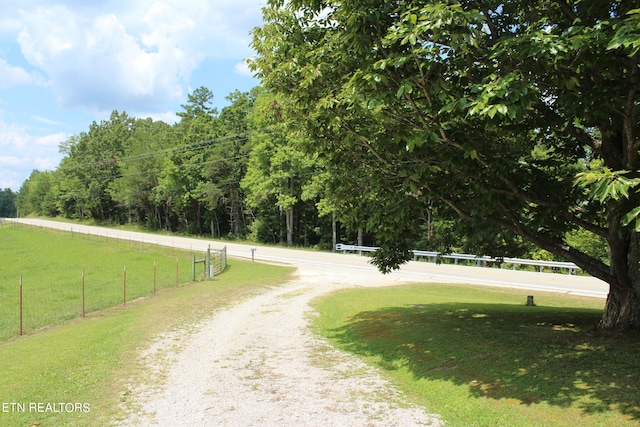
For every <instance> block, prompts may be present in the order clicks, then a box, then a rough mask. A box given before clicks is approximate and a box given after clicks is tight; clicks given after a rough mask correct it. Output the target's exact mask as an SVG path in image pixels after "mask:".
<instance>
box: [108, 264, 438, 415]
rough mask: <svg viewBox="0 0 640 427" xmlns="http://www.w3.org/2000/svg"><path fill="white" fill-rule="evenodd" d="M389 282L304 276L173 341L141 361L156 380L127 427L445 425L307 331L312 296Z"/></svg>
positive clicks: (135, 393)
mask: <svg viewBox="0 0 640 427" xmlns="http://www.w3.org/2000/svg"><path fill="white" fill-rule="evenodd" d="M389 284H392V283H389V279H388V278H387V277H384V276H382V275H380V274H374V275H372V274H362V272H358V274H357V275H356V274H354V273H353V272H348V271H338V272H332V273H327V272H326V271H318V270H317V269H316V270H315V271H314V270H313V269H309V268H307V269H300V270H298V276H297V278H295V279H294V280H292V281H291V282H289V283H287V284H285V285H283V286H281V287H277V288H274V289H272V290H270V291H269V292H267V293H265V294H262V295H260V296H258V297H254V298H252V299H250V300H248V301H246V302H243V303H241V304H239V305H237V306H235V307H232V308H230V309H227V310H224V311H220V312H218V313H216V314H215V315H214V316H213V317H212V318H211V319H210V320H206V321H203V322H202V323H201V324H199V325H196V326H195V327H191V328H190V330H189V331H185V330H180V331H172V332H169V333H166V334H164V335H162V336H160V337H158V338H157V340H156V341H155V343H154V344H153V345H152V346H151V347H150V348H148V349H147V350H146V351H145V352H143V353H142V354H141V356H140V357H141V358H142V359H143V362H144V363H145V364H146V365H147V366H152V367H153V368H151V370H152V371H153V372H150V373H149V376H148V378H149V381H148V382H146V383H145V384H142V385H140V386H137V387H136V388H135V389H134V390H132V391H130V392H129V393H127V396H126V397H124V396H123V412H124V413H125V414H126V419H125V420H123V421H121V422H120V423H119V424H118V425H120V426H152V425H157V426H341V427H342V426H440V425H443V423H442V421H441V420H440V418H439V417H438V416H437V415H434V414H429V413H428V412H426V410H425V408H423V407H419V406H416V405H411V404H409V403H407V402H406V401H405V399H404V398H403V396H402V394H401V393H400V392H399V391H397V390H396V389H394V388H393V386H392V385H391V384H389V383H388V382H387V381H385V380H384V379H382V378H381V377H380V375H379V374H378V373H377V372H376V370H375V369H374V368H371V367H369V366H367V365H365V364H364V363H362V362H361V361H360V360H359V359H357V358H355V357H353V356H351V355H348V354H346V353H343V352H341V351H338V350H336V349H334V348H332V347H331V346H330V345H329V344H328V343H327V342H326V341H324V340H322V339H321V338H319V337H317V336H315V335H314V334H313V333H312V332H311V331H310V330H309V328H308V322H309V320H310V318H311V317H312V316H314V315H315V314H314V311H313V309H311V308H310V307H309V305H308V303H309V301H310V300H312V299H313V298H315V297H317V296H319V295H322V294H325V293H327V292H331V291H334V290H337V289H341V288H346V287H353V286H379V285H389Z"/></svg>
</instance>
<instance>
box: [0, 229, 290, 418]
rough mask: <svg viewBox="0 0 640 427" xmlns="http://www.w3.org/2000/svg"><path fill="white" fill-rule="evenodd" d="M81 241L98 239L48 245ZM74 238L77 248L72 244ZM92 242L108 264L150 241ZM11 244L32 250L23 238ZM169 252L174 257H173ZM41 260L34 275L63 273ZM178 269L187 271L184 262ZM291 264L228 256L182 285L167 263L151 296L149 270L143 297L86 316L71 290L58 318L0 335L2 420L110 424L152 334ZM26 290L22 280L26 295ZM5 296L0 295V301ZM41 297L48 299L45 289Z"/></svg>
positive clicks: (0, 234)
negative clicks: (164, 281) (225, 262)
mask: <svg viewBox="0 0 640 427" xmlns="http://www.w3.org/2000/svg"><path fill="white" fill-rule="evenodd" d="M7 231H8V230H7V229H6V228H5V229H3V230H0V239H2V241H1V242H0V243H1V244H0V247H2V248H3V249H2V250H4V248H5V247H6V246H5V245H6V244H7V242H11V243H12V245H13V246H16V245H15V242H16V241H17V240H16V239H17V236H16V235H14V234H7ZM18 231H21V230H18ZM9 237H10V239H9ZM57 237H60V236H56V235H55V234H49V233H43V232H42V231H40V235H39V238H38V239H37V244H40V245H42V246H43V247H51V246H49V245H51V244H52V243H50V242H49V240H50V239H53V240H56V238H57ZM85 244H88V245H89V246H94V247H95V246H96V242H91V241H86V240H83V239H78V238H77V237H74V238H73V239H70V240H64V245H63V246H65V247H61V246H60V245H54V246H53V247H54V248H56V249H55V251H56V252H57V253H58V254H67V256H69V254H71V253H76V254H82V253H83V252H84V251H88V250H89V249H90V248H89V247H88V246H84V245H85ZM76 245H78V246H79V247H80V249H78V248H74V247H75V246H76ZM98 246H100V247H101V248H102V250H103V251H104V252H103V253H102V255H101V256H98V258H97V259H98V260H99V261H100V262H101V263H103V264H109V263H110V262H109V261H110V260H116V261H114V262H115V263H116V264H117V263H119V261H118V260H119V259H120V258H119V257H120V256H124V257H125V258H126V260H127V262H130V260H132V259H133V258H136V257H142V258H144V257H145V256H146V255H148V254H151V255H152V254H153V253H152V252H153V251H152V249H151V248H147V252H140V250H138V249H136V250H133V249H132V250H129V249H128V248H127V247H126V245H125V247H123V246H121V245H120V244H119V243H118V242H115V241H114V242H113V248H117V249H113V251H111V248H112V245H111V244H106V245H103V244H100V245H98ZM105 246H106V247H107V248H105ZM16 251H17V252H21V253H24V254H27V253H32V252H29V251H28V250H27V248H26V246H24V245H23V246H20V247H18V248H16ZM4 254H6V252H4ZM4 254H3V256H4ZM155 256H156V257H157V256H159V255H157V254H156V255H155ZM153 258H155V257H152V258H151V259H153ZM19 259H22V258H19ZM24 259H26V257H24ZM61 259H64V256H62V258H61ZM158 259H159V258H158ZM171 259H172V261H173V264H175V257H171ZM43 262H44V263H45V265H46V267H44V266H43V267H41V268H40V267H39V268H38V269H36V271H37V272H39V274H40V276H39V277H58V276H60V277H62V276H64V270H68V269H69V268H68V265H67V264H64V263H59V262H46V261H44V260H43ZM145 264H146V261H145ZM128 265H129V264H127V266H128ZM2 266H3V267H2V269H3V271H5V272H6V271H7V270H8V269H9V268H14V267H15V266H9V265H7V264H6V263H5V262H4V259H3V262H2ZM181 267H182V266H181ZM95 268H97V267H95ZM75 269H76V268H75V266H74V268H72V269H71V270H74V274H75V275H76V276H79V272H77V271H75ZM184 269H185V270H188V273H187V274H188V275H189V276H190V274H191V271H190V268H186V267H185V268H184ZM40 270H42V271H40ZM45 270H46V271H45ZM291 271H292V270H291V269H288V268H284V267H278V266H271V265H264V264H258V263H251V262H240V261H233V260H232V261H230V262H229V266H228V268H227V270H225V272H224V273H223V274H220V275H218V276H216V278H215V279H213V280H207V281H202V282H195V283H186V284H185V283H184V282H183V281H181V282H182V284H181V285H180V287H178V288H176V287H175V285H174V284H175V270H172V272H171V274H169V276H171V278H172V280H171V283H172V284H173V285H170V286H167V287H165V289H161V290H159V291H158V294H157V296H153V295H152V293H151V288H150V286H152V283H151V282H152V276H149V279H148V280H147V281H146V282H145V283H144V286H141V289H144V291H143V295H141V296H145V297H144V298H138V299H137V300H136V301H132V302H130V303H128V304H127V305H126V306H123V305H122V303H121V302H120V301H116V305H115V306H114V307H112V308H108V309H104V310H101V311H95V312H93V313H91V314H89V315H87V317H86V318H84V319H83V318H78V317H77V314H78V308H77V306H76V302H77V300H76V299H75V297H73V304H70V305H73V306H74V307H75V308H74V309H73V310H75V311H73V310H71V312H70V313H72V314H65V315H63V316H60V317H59V318H56V319H55V322H54V323H57V325H54V326H48V327H45V328H41V329H37V330H36V329H35V327H32V328H30V329H29V331H28V333H27V334H25V335H24V336H22V337H13V338H9V339H6V338H5V339H4V340H3V341H0V425H1V426H31V425H41V426H87V425H100V426H102V425H108V424H109V423H110V422H112V421H113V420H115V419H117V418H118V417H119V415H120V409H119V407H120V406H119V405H120V404H121V403H122V400H123V399H125V398H126V397H124V396H123V393H126V390H128V389H129V387H130V386H131V384H130V382H131V381H132V380H134V381H135V379H136V378H138V377H139V375H140V373H141V372H145V371H144V368H145V367H144V366H140V365H139V363H140V362H138V357H137V355H138V352H139V351H140V350H142V349H144V348H146V347H147V346H148V345H149V344H150V343H151V341H152V340H153V338H154V337H155V336H157V334H159V333H161V332H163V331H167V330H172V329H176V328H183V327H185V326H188V325H190V324H193V323H195V322H198V321H200V320H202V319H204V318H207V317H208V316H211V315H213V314H214V312H215V311H216V310H218V309H220V308H222V307H225V306H228V305H230V304H234V303H237V302H238V301H242V300H245V299H247V298H249V297H250V296H252V295H256V294H257V293H259V292H262V291H264V290H266V289H267V288H269V287H272V286H274V285H278V284H280V283H283V281H285V280H287V278H288V276H289V275H290V274H291ZM34 274H35V273H34ZM76 279H77V277H76ZM114 280H115V281H116V282H118V283H117V284H116V287H117V288H118V289H119V288H120V285H121V282H119V279H118V278H115V279H114ZM60 283H63V282H60ZM16 285H17V281H16V283H12V286H11V287H8V288H2V289H1V290H0V292H2V293H4V292H7V289H9V290H10V291H11V292H12V291H13V290H14V289H15V288H17V286H16ZM60 286H61V287H64V286H62V285H60ZM73 286H74V287H75V282H74V285H73ZM26 289H27V287H26V285H25V294H26ZM132 289H133V285H132ZM50 292H51V293H56V292H62V290H59V291H55V292H54V291H50ZM131 292H134V291H133V290H132V291H131ZM2 295H4V294H2ZM132 298H133V295H132ZM5 299H7V298H5V297H4V296H3V298H2V300H5ZM43 301H47V298H46V296H45V298H44V299H43ZM78 301H79V300H78ZM56 304H58V302H56ZM50 306H54V304H53V303H51V305H50ZM10 307H13V305H11V306H10ZM0 308H2V311H0V318H2V319H4V318H5V317H7V316H13V315H12V314H10V313H8V312H7V310H8V309H7V308H5V306H0ZM11 311H13V308H11ZM73 313H75V314H73ZM65 318H67V320H65ZM50 323H51V322H49V323H46V324H50ZM12 324H13V323H12ZM47 405H48V406H47ZM37 423H39V424H37Z"/></svg>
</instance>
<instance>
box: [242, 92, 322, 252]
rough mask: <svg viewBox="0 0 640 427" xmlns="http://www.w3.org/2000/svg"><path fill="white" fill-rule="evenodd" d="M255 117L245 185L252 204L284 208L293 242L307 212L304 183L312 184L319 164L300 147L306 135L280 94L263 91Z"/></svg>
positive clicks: (287, 227)
mask: <svg viewBox="0 0 640 427" xmlns="http://www.w3.org/2000/svg"><path fill="white" fill-rule="evenodd" d="M251 120H252V123H253V126H254V131H253V133H252V136H251V138H252V146H253V147H252V152H251V156H250V158H249V163H248V166H247V173H246V175H245V176H244V178H243V180H242V183H241V186H242V188H243V190H244V191H245V192H246V197H247V204H248V205H249V206H252V207H256V208H257V207H260V206H262V205H265V204H271V203H273V204H274V205H275V207H277V208H278V209H279V210H280V212H281V213H282V214H283V215H284V220H285V221H284V224H285V231H286V242H287V245H288V246H292V245H293V244H294V237H295V236H294V234H295V228H296V222H299V221H296V212H298V213H302V212H303V209H302V208H303V206H302V205H303V200H302V194H303V192H304V187H305V186H306V185H309V184H310V182H311V178H312V176H313V175H314V174H315V173H316V169H317V167H318V164H317V162H315V160H314V158H313V157H312V156H309V155H307V154H306V153H304V152H303V151H301V150H300V149H298V148H297V147H296V145H297V143H298V142H299V140H300V139H301V138H302V139H303V138H304V136H303V135H301V134H300V133H296V132H294V131H292V129H291V128H289V127H288V121H287V118H286V117H284V116H283V115H282V112H281V107H280V103H279V102H278V99H277V97H274V96H272V95H270V94H269V93H266V92H263V93H261V94H260V95H259V96H258V99H257V100H256V106H255V108H254V110H253V111H252V115H251ZM298 218H300V215H298Z"/></svg>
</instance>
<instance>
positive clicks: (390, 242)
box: [253, 0, 640, 329]
mask: <svg viewBox="0 0 640 427" xmlns="http://www.w3.org/2000/svg"><path fill="white" fill-rule="evenodd" d="M632 3H633V2H627V1H589V2H585V1H580V0H576V1H566V0H556V1H553V0H534V1H529V0H526V1H525V0H515V1H506V2H505V1H447V2H440V1H429V0H421V1H386V0H368V1H366V2H364V3H363V2H360V1H359V2H355V1H351V0H345V1H326V2H319V1H316V0H291V1H286V2H285V1H282V0H273V1H270V2H269V5H268V7H267V8H265V10H264V20H265V24H264V25H263V26H262V27H260V28H256V29H255V30H254V48H255V49H256V50H257V52H258V56H257V58H256V59H255V60H254V62H253V67H254V69H255V70H256V71H257V72H258V75H259V76H260V78H261V79H262V82H263V85H264V86H265V87H266V88H267V89H268V90H271V91H274V92H276V93H278V94H280V96H282V97H286V98H287V100H288V103H289V104H290V105H291V109H292V112H291V113H290V114H291V115H292V116H295V117H297V118H298V119H297V120H298V123H299V125H300V126H303V127H304V128H305V129H306V130H307V132H308V134H309V141H310V144H308V149H309V150H310V152H313V153H315V154H317V155H318V156H320V158H321V159H322V160H323V161H324V162H326V163H327V164H329V165H331V166H332V167H334V168H336V169H339V170H340V171H341V172H340V174H342V178H343V179H340V181H339V182H338V181H333V183H332V184H330V186H331V187H332V188H333V191H332V192H331V193H332V194H334V195H335V196H337V197H339V198H342V197H345V195H347V194H349V193H351V194H357V198H358V200H359V202H358V203H357V204H356V205H352V208H351V209H350V208H349V207H345V208H346V209H345V211H344V212H342V214H343V216H345V217H351V218H355V216H356V215H358V216H359V217H364V218H366V227H367V229H368V231H370V232H372V233H375V235H376V236H377V238H378V239H379V242H380V243H381V244H382V248H381V250H380V251H379V253H378V254H377V256H376V262H377V264H378V265H379V267H380V268H381V269H382V270H384V271H389V270H390V269H393V268H397V267H398V266H399V265H400V264H401V263H402V262H404V261H406V260H407V259H408V258H409V249H411V248H412V246H413V244H414V242H415V240H416V234H417V233H416V230H419V229H420V228H421V227H423V226H424V223H425V221H426V219H427V215H426V213H427V212H430V211H431V209H434V208H435V209H437V210H438V212H439V213H440V215H442V216H443V217H448V218H457V219H456V220H455V221H454V227H455V230H456V232H457V233H460V234H464V235H466V236H467V238H468V242H469V245H470V247H472V248H475V250H476V252H477V253H492V252H493V251H499V252H501V253H500V254H501V255H504V254H505V250H506V251H508V250H509V248H513V247H515V246H517V245H518V244H521V243H522V239H524V240H526V241H529V242H531V243H533V244H535V245H536V246H538V247H540V248H543V249H545V250H547V251H549V252H551V253H553V254H556V255H557V256H559V257H562V258H563V259H566V260H570V261H573V262H575V263H576V264H578V265H579V266H581V267H582V268H583V269H585V270H586V271H588V272H589V273H590V274H592V275H594V276H595V277H598V278H600V279H602V280H604V281H606V282H607V283H609V284H610V294H609V298H608V300H607V305H606V310H605V314H604V316H603V319H602V321H601V325H600V326H601V327H602V328H607V329H609V328H615V329H626V328H638V327H640V239H639V238H638V237H639V236H638V231H636V229H635V227H634V223H633V220H634V219H635V218H636V217H637V215H638V212H639V211H638V208H637V207H638V206H639V205H640V194H638V192H636V191H633V190H630V188H631V187H633V186H634V185H635V184H636V183H637V179H638V176H639V170H640V161H639V157H638V151H639V149H640V139H639V138H638V103H639V98H638V89H640V69H639V68H638V58H639V51H640V36H639V34H640V25H639V23H640V19H639V16H640V10H638V9H632V6H633V4H632ZM347 171H348V173H347ZM346 177H351V178H352V179H345V178H346ZM621 177H623V178H624V179H626V181H623V180H622V179H621ZM364 182H366V185H363V183H364ZM337 205H339V201H338V200H336V206H337ZM343 205H344V204H343ZM343 207H344V206H343ZM578 231H580V232H582V231H586V232H588V233H590V234H592V235H593V236H596V237H597V238H600V239H603V241H606V244H607V246H608V249H609V260H608V262H603V261H602V260H601V259H600V258H598V257H594V256H593V255H590V254H588V253H586V252H585V251H584V250H581V248H578V247H576V246H575V245H572V240H571V239H570V238H569V236H571V235H572V233H575V232H578Z"/></svg>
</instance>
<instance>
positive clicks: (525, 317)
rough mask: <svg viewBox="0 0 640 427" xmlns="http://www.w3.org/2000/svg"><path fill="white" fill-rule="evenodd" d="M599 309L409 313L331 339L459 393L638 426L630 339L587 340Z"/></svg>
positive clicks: (370, 316) (410, 309)
mask: <svg viewBox="0 0 640 427" xmlns="http://www.w3.org/2000/svg"><path fill="white" fill-rule="evenodd" d="M601 315H602V312H601V311H600V310H587V309H567V308H556V307H553V308H552V307H526V306H517V305H505V304H433V305H431V304H430V305H424V304H416V305H411V306H407V307H393V308H385V309H381V310H377V311H370V312H362V313H360V314H359V315H357V316H356V317H354V318H352V319H351V321H350V322H349V323H347V324H346V325H345V326H344V327H342V328H339V329H336V330H333V331H332V332H333V337H334V338H335V339H337V340H338V341H339V342H340V343H341V345H342V346H343V348H345V349H346V350H348V351H351V352H354V353H357V354H360V355H364V356H373V357H376V358H378V359H379V361H380V362H379V363H380V364H381V366H382V367H383V368H385V369H388V370H396V369H400V368H405V369H407V370H409V371H410V372H411V373H412V375H413V376H414V377H415V378H416V379H427V380H446V381H451V382H453V383H455V384H457V385H460V386H466V387H468V391H469V394H470V395H471V396H475V397H486V398H491V399H502V398H509V399H516V400H518V401H519V402H520V403H521V404H524V405H531V404H536V403H540V402H548V403H549V404H551V405H556V406H559V407H569V406H571V405H573V404H575V405H577V407H579V408H580V409H581V410H583V411H584V412H586V413H598V412H607V411H612V410H615V411H619V412H620V413H622V414H625V415H627V416H629V417H632V418H633V419H636V420H638V419H640V406H639V405H640V403H639V402H640V390H639V389H638V384H640V358H639V357H638V350H639V349H640V338H639V337H638V336H634V337H610V336H604V335H602V334H599V333H597V332H594V331H593V329H592V326H593V325H595V324H597V322H598V320H599V319H600V317H601Z"/></svg>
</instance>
